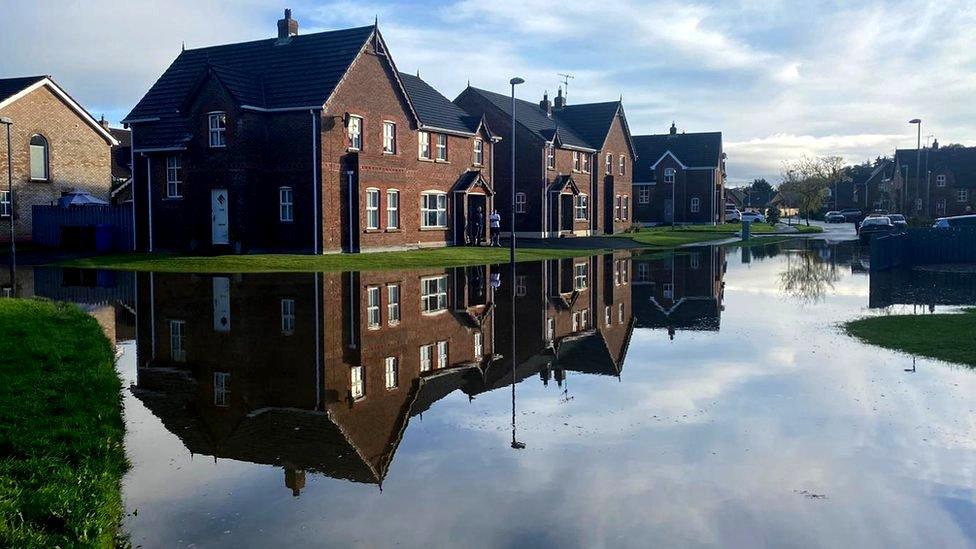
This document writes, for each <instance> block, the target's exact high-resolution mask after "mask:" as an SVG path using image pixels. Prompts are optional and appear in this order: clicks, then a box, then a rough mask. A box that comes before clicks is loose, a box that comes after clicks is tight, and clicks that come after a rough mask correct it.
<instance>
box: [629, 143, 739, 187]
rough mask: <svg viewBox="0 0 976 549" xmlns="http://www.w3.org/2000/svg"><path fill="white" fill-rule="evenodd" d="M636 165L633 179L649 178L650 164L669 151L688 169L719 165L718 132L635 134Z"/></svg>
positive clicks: (719, 147)
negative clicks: (637, 161)
mask: <svg viewBox="0 0 976 549" xmlns="http://www.w3.org/2000/svg"><path fill="white" fill-rule="evenodd" d="M634 147H635V148H636V150H637V158H639V159H640V162H639V164H638V165H637V166H636V167H635V168H634V171H635V181H649V180H650V167H651V166H652V165H653V164H655V163H656V162H657V161H658V160H660V158H661V157H662V156H664V154H665V153H667V152H670V153H671V154H673V155H674V156H675V157H676V158H677V159H678V161H679V162H681V163H682V164H684V165H685V166H687V167H689V168H719V167H721V165H722V132H703V133H676V134H670V133H665V134H655V135H635V136H634Z"/></svg>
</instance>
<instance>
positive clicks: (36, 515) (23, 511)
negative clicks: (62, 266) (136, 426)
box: [0, 299, 127, 547]
mask: <svg viewBox="0 0 976 549" xmlns="http://www.w3.org/2000/svg"><path fill="white" fill-rule="evenodd" d="M0 334H3V335H2V336H0V379H2V380H3V383H2V384H0V456H2V457H0V546H2V547H56V546H58V547H74V546H79V545H82V546H100V547H110V546H112V545H113V544H114V540H115V536H116V529H117V526H118V524H119V520H120V518H121V516H122V512H123V510H122V499H121V492H120V480H121V478H122V475H123V474H124V473H125V470H126V467H127V462H126V458H125V450H124V447H123V442H124V441H123V434H124V431H125V428H124V424H123V421H122V402H121V401H122V397H121V392H120V391H121V383H120V382H119V378H118V376H117V375H116V373H115V367H114V363H113V352H112V349H111V348H110V345H109V342H108V340H107V339H105V336H104V335H103V334H102V332H101V329H100V328H99V326H98V324H97V323H96V322H95V320H94V319H93V318H91V317H89V316H88V315H86V314H84V313H83V312H81V311H80V310H79V309H78V308H77V307H75V306H72V305H59V304H54V303H50V302H44V301H35V300H15V299H0Z"/></svg>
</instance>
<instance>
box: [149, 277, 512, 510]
mask: <svg viewBox="0 0 976 549" xmlns="http://www.w3.org/2000/svg"><path fill="white" fill-rule="evenodd" d="M490 274H491V273H490V268H488V267H484V266H480V267H466V268H455V269H447V270H445V269H431V270H426V271H411V272H403V271H397V272H373V273H342V274H338V273H336V274H321V273H302V274H277V275H231V276H201V275H184V274H146V275H140V277H139V282H138V290H139V304H140V307H139V313H140V316H139V344H138V378H137V379H138V382H137V386H136V388H135V389H134V392H135V394H136V395H137V396H138V397H139V398H140V399H141V400H142V401H143V402H144V403H145V404H146V406H147V407H148V408H149V409H150V410H151V411H152V412H153V413H154V414H156V415H157V416H158V417H159V418H160V419H161V420H162V422H163V424H164V425H165V426H166V427H167V429H169V430H170V431H171V432H173V433H174V434H176V435H177V436H178V437H180V439H181V440H182V441H183V442H184V444H185V445H186V446H187V448H188V449H189V450H190V451H191V452H193V453H199V454H206V455H212V456H214V457H223V458H230V459H237V460H243V461H249V462H254V463H261V464H269V465H276V466H280V467H283V468H284V469H285V471H286V484H287V485H288V486H289V487H290V488H292V489H293V491H294V492H295V493H296V494H297V493H298V492H299V491H300V490H301V488H302V486H303V485H304V472H305V471H314V472H319V473H323V474H325V475H328V476H331V477H334V478H341V479H347V480H351V481H355V482H364V483H377V484H379V483H382V481H383V478H384V477H385V476H386V473H387V470H388V468H389V466H390V463H391V461H392V457H393V454H394V452H395V451H396V448H397V446H398V445H399V442H400V439H401V437H402V435H403V432H404V430H405V429H406V425H407V422H408V420H409V418H410V417H411V416H413V415H416V414H419V413H421V412H423V411H424V410H426V409H427V408H429V407H430V405H431V404H432V403H433V402H435V401H436V400H438V399H440V398H443V397H444V396H446V395H447V394H449V393H450V392H452V391H453V390H455V389H457V388H459V387H460V386H461V385H462V384H463V382H464V377H465V375H466V374H467V373H468V372H471V371H478V370H480V369H483V368H485V366H486V365H487V364H488V363H489V362H490V361H491V360H492V359H493V353H494V340H493V330H492V326H493V318H492V317H493V314H492V311H493V308H494V306H493V303H492V294H491V287H490V285H489V280H490Z"/></svg>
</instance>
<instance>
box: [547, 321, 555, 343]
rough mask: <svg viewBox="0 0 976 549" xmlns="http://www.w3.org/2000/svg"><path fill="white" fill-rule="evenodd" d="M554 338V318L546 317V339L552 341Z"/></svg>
mask: <svg viewBox="0 0 976 549" xmlns="http://www.w3.org/2000/svg"><path fill="white" fill-rule="evenodd" d="M554 339H556V319H555V318H552V317H551V316H550V317H546V341H552V340H554Z"/></svg>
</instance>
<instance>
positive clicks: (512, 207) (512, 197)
mask: <svg viewBox="0 0 976 549" xmlns="http://www.w3.org/2000/svg"><path fill="white" fill-rule="evenodd" d="M508 83H509V84H511V85H512V144H511V147H512V182H511V193H510V196H509V198H510V200H511V203H510V204H509V208H510V211H509V223H510V225H509V226H510V227H511V234H510V235H509V240H508V250H509V254H508V257H509V263H510V266H511V280H510V281H509V287H510V288H511V298H512V318H511V325H510V329H511V330H512V448H513V449H515V450H518V449H521V448H525V444H523V443H521V442H519V441H518V440H517V439H516V438H515V367H516V366H517V363H516V358H515V86H517V85H519V84H524V83H525V80H522V79H521V78H519V77H518V76H516V77H515V78H512V79H511V80H509V81H508Z"/></svg>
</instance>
